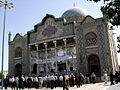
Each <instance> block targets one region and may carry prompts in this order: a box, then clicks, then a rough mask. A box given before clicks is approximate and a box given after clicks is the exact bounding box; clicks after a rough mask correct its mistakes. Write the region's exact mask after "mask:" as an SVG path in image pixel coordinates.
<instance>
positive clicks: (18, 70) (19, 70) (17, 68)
mask: <svg viewBox="0 0 120 90" xmlns="http://www.w3.org/2000/svg"><path fill="white" fill-rule="evenodd" d="M19 75H22V65H21V64H16V65H15V76H19Z"/></svg>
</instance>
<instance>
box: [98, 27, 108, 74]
mask: <svg viewBox="0 0 120 90" xmlns="http://www.w3.org/2000/svg"><path fill="white" fill-rule="evenodd" d="M97 34H98V35H97V36H98V44H99V56H100V65H101V72H102V74H103V72H104V70H107V68H108V58H107V52H106V43H105V33H104V28H103V25H98V26H97Z"/></svg>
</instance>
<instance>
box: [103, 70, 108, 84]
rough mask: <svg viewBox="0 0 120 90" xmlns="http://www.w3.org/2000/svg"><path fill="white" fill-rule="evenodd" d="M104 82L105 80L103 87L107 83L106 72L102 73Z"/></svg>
mask: <svg viewBox="0 0 120 90" xmlns="http://www.w3.org/2000/svg"><path fill="white" fill-rule="evenodd" d="M104 80H105V83H104V85H105V84H107V81H108V76H107V72H106V71H105V72H104Z"/></svg>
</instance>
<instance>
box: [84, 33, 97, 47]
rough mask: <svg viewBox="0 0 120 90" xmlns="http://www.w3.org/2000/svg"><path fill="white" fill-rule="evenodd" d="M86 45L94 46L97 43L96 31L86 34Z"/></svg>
mask: <svg viewBox="0 0 120 90" xmlns="http://www.w3.org/2000/svg"><path fill="white" fill-rule="evenodd" d="M85 42H86V46H94V45H96V44H97V36H96V34H95V33H93V32H90V33H87V34H86V35H85Z"/></svg>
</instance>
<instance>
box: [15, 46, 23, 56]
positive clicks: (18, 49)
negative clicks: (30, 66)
mask: <svg viewBox="0 0 120 90" xmlns="http://www.w3.org/2000/svg"><path fill="white" fill-rule="evenodd" d="M15 57H22V48H20V47H17V48H16V49H15Z"/></svg>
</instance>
